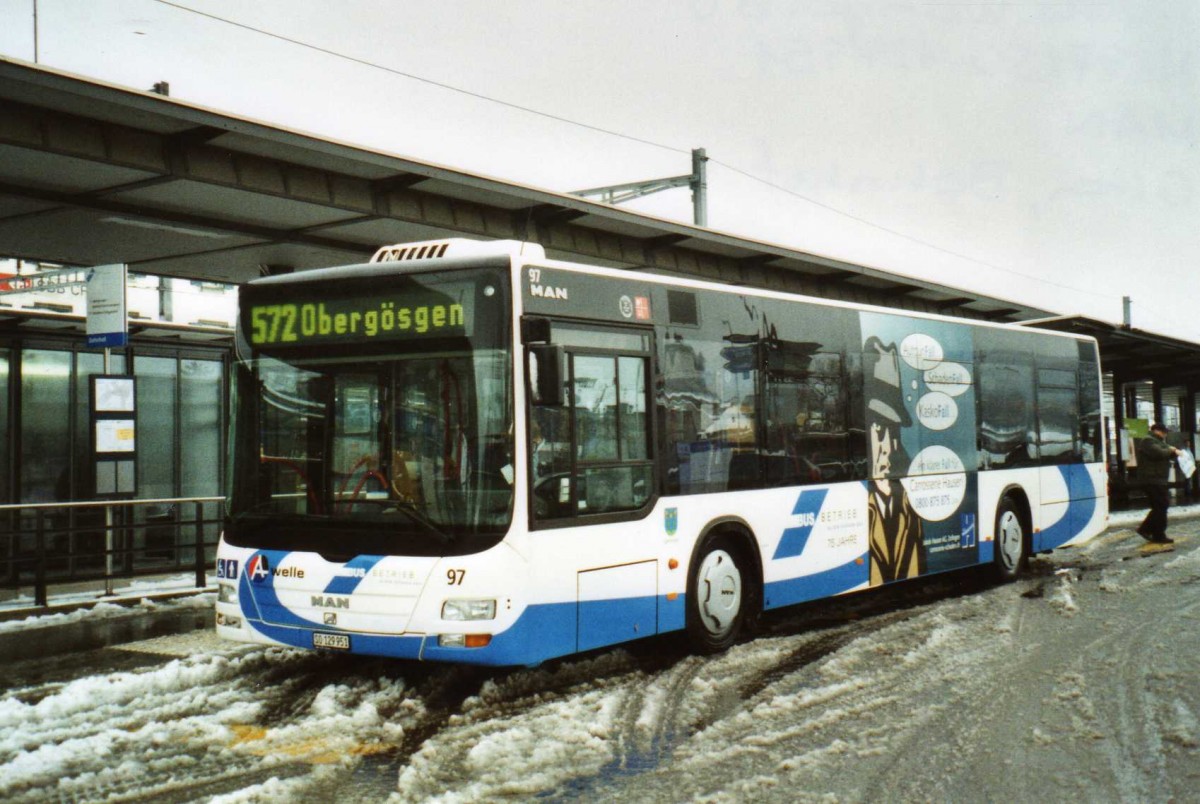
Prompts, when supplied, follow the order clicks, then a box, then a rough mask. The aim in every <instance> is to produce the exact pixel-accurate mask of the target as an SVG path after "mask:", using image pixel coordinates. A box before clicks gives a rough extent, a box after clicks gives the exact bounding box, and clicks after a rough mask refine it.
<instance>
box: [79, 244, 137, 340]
mask: <svg viewBox="0 0 1200 804" xmlns="http://www.w3.org/2000/svg"><path fill="white" fill-rule="evenodd" d="M87 272H88V273H87V345H88V347H89V348H93V349H101V348H104V349H106V348H109V347H113V346H124V345H125V344H126V342H127V341H128V339H129V335H128V332H129V327H128V319H127V318H126V314H125V266H124V265H122V264H116V265H97V266H95V267H94V268H88V269H87Z"/></svg>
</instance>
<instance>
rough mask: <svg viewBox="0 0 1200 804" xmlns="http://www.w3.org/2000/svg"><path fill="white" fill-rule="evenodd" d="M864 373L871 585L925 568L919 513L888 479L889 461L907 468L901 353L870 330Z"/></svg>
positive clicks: (897, 483) (908, 421)
mask: <svg viewBox="0 0 1200 804" xmlns="http://www.w3.org/2000/svg"><path fill="white" fill-rule="evenodd" d="M863 361H864V364H865V365H864V369H865V375H866V383H865V388H864V393H865V397H866V400H867V433H868V438H869V439H870V443H871V481H870V483H869V484H868V486H867V494H868V500H867V532H868V535H869V542H870V555H871V586H878V585H879V584H883V583H888V582H889V581H896V580H900V579H902V578H915V577H917V576H918V575H921V574H922V573H924V572H925V541H924V535H923V530H922V526H921V517H919V516H918V515H917V512H916V511H915V510H914V509H913V507H912V503H911V502H909V499H908V492H907V491H905V489H904V486H902V485H901V484H900V481H898V480H893V479H891V477H890V475H891V474H892V466H893V465H894V466H898V467H900V469H901V470H902V472H903V471H906V470H907V468H908V467H907V463H908V457H907V455H905V453H904V448H903V446H902V445H901V443H900V430H901V428H903V427H908V426H910V425H911V424H912V418H911V417H910V416H909V414H908V410H907V408H905V406H904V393H903V391H902V389H901V387H900V356H899V353H898V352H897V350H896V345H895V344H894V343H893V344H889V345H887V346H884V345H883V342H882V341H880V340H879V338H877V337H875V336H871V338H869V339H868V340H867V342H866V344H865V345H864V347H863Z"/></svg>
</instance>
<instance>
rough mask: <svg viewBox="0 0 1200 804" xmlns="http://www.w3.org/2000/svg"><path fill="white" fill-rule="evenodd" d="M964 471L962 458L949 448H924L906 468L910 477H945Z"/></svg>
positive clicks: (938, 446)
mask: <svg viewBox="0 0 1200 804" xmlns="http://www.w3.org/2000/svg"><path fill="white" fill-rule="evenodd" d="M964 471H966V467H964V466H963V462H962V458H960V457H958V455H957V454H956V453H955V452H954V450H952V449H950V448H949V447H943V446H941V445H937V446H932V447H926V448H925V449H923V450H921V451H920V452H918V453H917V454H916V457H914V458H913V459H912V463H911V464H910V465H909V467H908V474H910V475H946V474H954V473H961V472H964Z"/></svg>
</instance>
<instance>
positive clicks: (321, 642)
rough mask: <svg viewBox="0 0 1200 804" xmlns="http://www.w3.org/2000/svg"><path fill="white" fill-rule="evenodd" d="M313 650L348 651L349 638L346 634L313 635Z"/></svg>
mask: <svg viewBox="0 0 1200 804" xmlns="http://www.w3.org/2000/svg"><path fill="white" fill-rule="evenodd" d="M313 647H314V648H332V649H333V650H350V637H349V636H347V635H346V634H321V633H314V634H313Z"/></svg>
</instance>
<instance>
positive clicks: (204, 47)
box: [0, 0, 1200, 341]
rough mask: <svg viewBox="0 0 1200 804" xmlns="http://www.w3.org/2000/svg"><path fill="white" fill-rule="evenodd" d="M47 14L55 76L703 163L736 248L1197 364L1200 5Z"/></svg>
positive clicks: (656, 206)
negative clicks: (866, 275)
mask: <svg viewBox="0 0 1200 804" xmlns="http://www.w3.org/2000/svg"><path fill="white" fill-rule="evenodd" d="M36 8H37V18H38V25H37V31H38V34H37V50H38V53H37V55H38V61H39V62H40V63H41V64H44V65H46V66H50V67H55V68H58V69H63V70H67V71H71V72H75V73H80V74H83V75H87V76H92V77H96V78H99V79H102V80H106V81H111V82H114V83H117V84H122V85H127V86H131V87H136V88H142V89H148V88H149V87H150V86H151V85H152V84H153V83H154V82H156V81H168V82H169V83H170V85H171V95H172V97H176V98H180V99H183V100H187V101H191V102H195V103H199V104H203V105H206V106H210V107H213V108H216V109H219V110H223V111H228V112H233V113H236V114H240V115H245V116H249V117H254V118H258V119H261V120H264V121H267V122H271V123H276V124H281V125H284V126H288V127H293V128H299V129H302V130H305V131H310V132H313V133H316V134H320V135H325V136H329V137H333V138H337V139H341V140H345V141H349V142H353V143H358V144H362V145H365V146H368V147H372V148H377V149H381V150H387V151H390V152H392V153H396V154H399V155H403V156H410V157H414V158H417V159H421V160H425V161H431V162H435V163H439V164H442V165H446V166H450V167H455V168H460V169H465V170H470V171H474V172H478V173H484V174H487V175H490V176H494V177H498V178H503V179H508V180H513V181H517V182H520V183H523V184H528V185H534V186H539V187H544V188H548V189H553V190H559V191H570V190H576V189H581V188H584V187H592V186H596V185H602V184H610V183H619V182H627V181H636V180H641V179H648V178H657V177H662V176H672V175H680V174H684V173H687V172H689V171H690V169H691V162H690V155H689V154H690V149H692V148H694V147H703V148H706V149H707V151H708V154H709V156H710V157H711V158H712V160H713V161H712V162H710V163H709V226H710V227H711V228H713V229H717V230H721V231H726V232H730V233H733V234H738V235H743V236H747V237H753V238H756V239H760V240H765V241H769V242H775V243H780V244H784V245H788V246H791V247H795V248H799V249H802V250H805V251H809V252H814V253H817V254H823V255H827V256H831V257H836V258H839V259H844V260H848V261H851V262H856V263H860V264H866V265H870V266H873V267H876V268H881V269H884V270H889V271H893V272H895V273H899V274H907V275H911V276H917V277H921V278H924V279H928V280H932V281H935V282H942V283H945V284H948V285H952V286H956V287H961V288H965V289H969V290H973V291H977V292H981V293H986V294H990V295H993V296H998V297H1000V298H1007V299H1013V300H1017V301H1021V302H1025V303H1028V304H1032V305H1036V306H1040V307H1043V308H1046V309H1050V310H1054V311H1056V312H1060V313H1082V314H1085V315H1090V316H1093V317H1097V318H1101V319H1104V320H1107V321H1112V322H1119V321H1120V319H1121V297H1122V296H1123V295H1129V296H1131V297H1132V298H1133V324H1134V326H1137V327H1140V328H1144V329H1148V330H1151V331H1155V332H1161V333H1164V334H1169V335H1173V336H1175V337H1181V338H1187V339H1189V340H1196V341H1200V314H1198V313H1197V309H1198V307H1200V270H1198V269H1200V259H1198V258H1197V254H1198V253H1200V152H1198V149H1197V143H1198V141H1200V0H1179V1H1177V2H1168V1H1167V0H1163V2H1152V1H1150V2H1146V1H1141V2H1133V0H1114V1H1113V2H1097V3H1089V2H1081V3H1073V2H1062V1H1061V0H1060V1H1058V2H1004V0H998V1H996V2H987V1H986V0H981V1H980V2H973V1H972V0H964V1H963V2H954V1H953V0H947V1H941V2H939V1H938V0H929V2H919V1H918V2H898V1H897V2H883V1H879V2H866V1H865V0H829V1H828V2H805V1H802V0H780V1H779V2H741V3H738V2H702V1H701V0H675V1H674V2H649V1H648V0H630V1H629V2H579V1H578V0H572V1H571V2H564V0H510V1H508V2H503V1H501V0H464V1H462V2H452V1H445V2H421V3H417V2H400V1H399V0H397V1H395V2H384V0H376V1H374V2H370V1H368V0H341V1H340V2H337V3H329V2H322V0H254V2H249V3H248V2H245V0H178V2H175V0H172V2H165V0H95V1H94V2H82V0H37V3H36ZM33 9H34V0H0V52H2V53H4V54H5V55H10V56H15V57H17V58H23V59H27V60H33V56H34V34H33V31H34V25H33ZM185 9H193V11H188V10H185ZM196 12H202V14H201V13H196ZM204 15H212V16H204ZM213 17H221V18H224V19H226V20H229V21H232V23H237V24H231V22H225V21H221V20H218V19H214V18H213ZM251 28H256V29H260V31H262V32H259V31H254V30H250V29H251ZM263 32H269V33H263ZM269 34H273V35H274V36H272V35H269ZM277 37H283V38H287V39H292V40H296V42H301V43H304V44H307V45H311V46H314V47H315V48H321V49H324V50H326V51H331V53H323V52H320V51H318V50H316V49H313V48H312V47H305V46H304V45H302V44H297V43H296V42H288V41H284V39H281V38H277ZM334 54H340V56H345V57H349V58H342V57H340V56H339V55H334ZM371 65H378V66H371ZM439 84H440V85H443V86H439ZM448 87H449V88H448ZM456 90H461V91H456ZM489 98H490V99H493V100H488V99H489ZM518 107H521V108H518ZM568 121H574V123H577V124H582V125H576V124H573V123H572V122H568ZM632 206H634V207H635V208H638V209H642V210H645V211H648V212H651V213H653V214H656V215H659V216H662V217H668V218H674V219H678V220H684V221H688V222H690V220H691V214H692V212H691V201H690V197H689V194H688V192H687V191H686V189H681V190H673V191H669V192H667V193H663V194H660V195H658V196H655V197H653V198H649V199H644V200H642V201H640V202H637V203H635V204H634V205H632Z"/></svg>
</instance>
